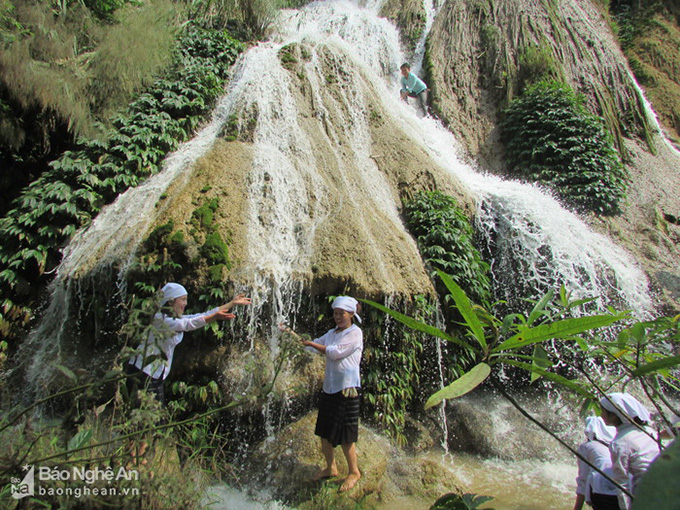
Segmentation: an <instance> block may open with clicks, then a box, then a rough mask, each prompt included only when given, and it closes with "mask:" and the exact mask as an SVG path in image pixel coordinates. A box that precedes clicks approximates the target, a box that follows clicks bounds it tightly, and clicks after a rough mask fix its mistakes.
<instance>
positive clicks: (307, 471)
mask: <svg viewBox="0 0 680 510" xmlns="http://www.w3.org/2000/svg"><path fill="white" fill-rule="evenodd" d="M316 414H317V413H316V411H313V412H311V413H309V414H307V415H306V416H305V417H304V418H302V419H301V420H299V421H297V422H295V423H292V424H291V425H289V426H288V427H286V428H284V429H283V430H282V431H281V432H280V433H279V434H278V435H277V436H276V437H275V438H274V439H273V440H267V441H264V442H263V443H262V444H260V446H259V447H258V448H257V449H256V450H255V451H254V452H253V454H252V455H251V456H250V458H249V459H248V466H247V467H246V472H247V473H248V475H249V477H252V478H254V479H256V480H257V481H258V482H263V483H265V482H266V484H267V486H269V487H271V488H272V491H273V493H274V496H275V497H277V498H280V499H283V500H284V501H289V502H294V503H295V504H296V507H300V508H302V506H300V505H303V504H304V502H305V500H307V501H309V500H314V499H316V498H318V495H319V494H320V493H323V492H325V491H328V492H332V493H333V494H334V495H335V494H337V492H336V491H337V488H338V487H339V486H340V484H341V483H342V481H343V479H344V476H346V475H347V463H346V462H345V457H344V455H343V453H342V449H341V448H340V447H338V448H336V449H335V458H336V462H337V464H338V470H339V473H340V476H339V477H338V478H333V479H330V480H326V481H323V482H321V481H319V482H315V481H312V478H313V477H314V475H315V474H316V473H317V471H318V470H319V469H320V468H321V467H323V466H322V464H323V462H324V461H323V456H322V454H321V447H320V441H319V438H318V437H317V436H315V435H314V425H315V422H316ZM390 451H391V447H390V445H389V443H388V441H387V440H386V439H385V438H382V437H380V436H378V435H377V434H375V433H373V432H371V431H370V430H369V429H367V428H365V427H363V426H361V425H360V427H359V441H358V442H357V454H358V459H359V469H360V470H361V472H362V478H361V479H360V480H359V482H358V483H357V485H356V487H355V488H354V489H352V490H351V491H349V492H347V493H344V494H338V495H337V497H338V498H339V499H346V498H351V500H354V501H357V500H358V499H361V498H364V497H366V496H367V495H369V494H380V493H381V492H382V491H383V489H384V487H383V485H384V483H385V480H386V477H385V475H386V472H387V465H388V457H389V454H390ZM333 507H338V505H334V506H333Z"/></svg>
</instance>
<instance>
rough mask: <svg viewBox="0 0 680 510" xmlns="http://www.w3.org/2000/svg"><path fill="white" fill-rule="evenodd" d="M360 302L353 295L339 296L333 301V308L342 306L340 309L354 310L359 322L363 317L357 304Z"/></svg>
mask: <svg viewBox="0 0 680 510" xmlns="http://www.w3.org/2000/svg"><path fill="white" fill-rule="evenodd" d="M358 304H359V302H358V301H357V300H356V299H354V298H353V297H349V296H338V297H336V298H335V300H334V301H333V304H332V305H331V308H340V310H345V311H346V312H352V313H353V314H354V318H355V319H356V320H357V322H361V317H359V315H358V314H357V305H358Z"/></svg>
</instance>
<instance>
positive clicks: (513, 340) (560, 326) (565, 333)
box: [493, 315, 626, 352]
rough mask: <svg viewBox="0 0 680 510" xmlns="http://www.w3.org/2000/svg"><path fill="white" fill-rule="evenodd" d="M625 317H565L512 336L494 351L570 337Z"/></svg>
mask: <svg viewBox="0 0 680 510" xmlns="http://www.w3.org/2000/svg"><path fill="white" fill-rule="evenodd" d="M625 317H626V316H625V315H592V316H589V317H577V318H572V319H564V320H561V321H557V322H553V323H551V324H541V325H540V326H536V327H535V328H529V329H525V330H524V331H520V332H519V333H517V334H515V335H513V336H511V337H510V338H508V339H507V340H506V341H505V342H503V343H501V344H500V345H499V346H497V347H495V348H494V349H493V352H497V351H504V350H510V349H518V348H521V347H525V346H527V345H531V344H535V343H538V342H544V341H545V340H550V339H553V338H568V337H571V336H572V335H577V334H579V333H583V332H584V331H589V330H591V329H597V328H602V327H604V326H609V325H611V324H613V323H615V322H617V321H620V320H622V319H624V318H625Z"/></svg>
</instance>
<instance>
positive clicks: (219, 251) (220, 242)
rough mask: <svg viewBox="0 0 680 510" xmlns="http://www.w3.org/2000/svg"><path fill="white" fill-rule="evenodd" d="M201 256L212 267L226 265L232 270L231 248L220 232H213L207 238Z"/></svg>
mask: <svg viewBox="0 0 680 510" xmlns="http://www.w3.org/2000/svg"><path fill="white" fill-rule="evenodd" d="M201 256H202V257H203V258H205V259H206V261H207V262H208V264H209V265H211V266H215V265H219V264H224V265H225V266H226V267H227V269H231V261H230V260H229V247H228V246H227V243H225V242H224V239H222V235H221V234H220V233H219V232H213V233H212V234H209V235H208V237H206V239H205V242H204V243H203V246H201Z"/></svg>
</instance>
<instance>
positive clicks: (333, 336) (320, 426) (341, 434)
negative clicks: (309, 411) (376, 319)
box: [279, 296, 364, 492]
mask: <svg viewBox="0 0 680 510" xmlns="http://www.w3.org/2000/svg"><path fill="white" fill-rule="evenodd" d="M359 306H360V305H359V303H358V302H357V300H356V299H354V298H352V297H349V296H340V297H337V298H336V299H335V300H334V301H333V304H332V305H331V308H332V309H333V320H334V322H335V326H336V327H335V328H333V329H331V330H329V331H328V332H327V333H326V334H325V335H323V336H321V337H319V338H317V339H315V340H313V341H309V340H303V339H302V338H301V337H300V336H299V335H298V334H297V333H295V332H294V331H293V330H292V329H290V328H289V327H287V326H286V325H285V324H283V323H282V324H279V328H280V329H281V331H285V332H287V333H290V334H291V335H293V336H294V337H296V338H298V339H299V340H301V341H302V344H303V345H304V346H305V347H306V348H307V349H308V350H311V351H313V352H315V353H317V354H320V355H322V356H324V357H325V358H326V371H325V375H324V380H323V391H322V393H321V397H320V400H319V414H318V417H317V421H316V428H315V429H314V433H315V434H316V435H317V436H319V437H320V438H321V451H322V453H323V455H324V459H325V461H326V468H325V469H322V470H320V471H319V472H318V473H317V475H316V476H315V477H314V478H315V479H317V480H320V479H324V478H334V477H336V476H338V467H337V465H336V463H335V457H334V449H335V447H336V446H338V445H341V446H342V451H343V453H344V454H345V459H346V460H347V469H348V473H347V477H346V478H345V479H344V481H343V482H342V485H341V486H340V489H339V490H340V492H344V491H347V490H349V489H351V488H353V487H354V486H355V485H356V483H357V482H358V481H359V479H360V478H361V471H359V463H358V459H357V451H356V442H357V439H358V435H359V411H360V401H361V397H360V395H359V391H360V387H361V377H360V371H359V366H360V364H361V353H362V351H363V349H364V341H363V333H362V331H361V329H359V327H357V326H356V324H354V323H353V321H354V320H356V321H357V322H361V317H359V314H358V311H359Z"/></svg>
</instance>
